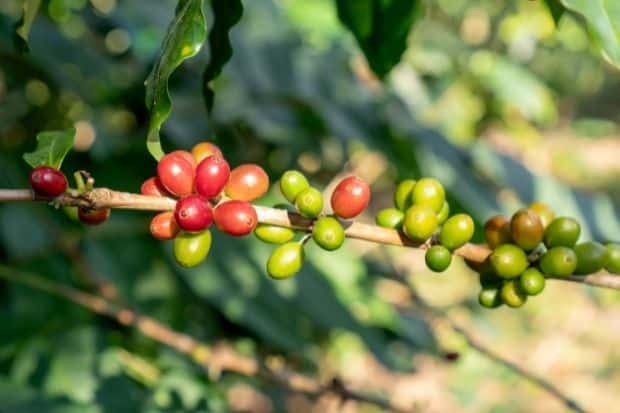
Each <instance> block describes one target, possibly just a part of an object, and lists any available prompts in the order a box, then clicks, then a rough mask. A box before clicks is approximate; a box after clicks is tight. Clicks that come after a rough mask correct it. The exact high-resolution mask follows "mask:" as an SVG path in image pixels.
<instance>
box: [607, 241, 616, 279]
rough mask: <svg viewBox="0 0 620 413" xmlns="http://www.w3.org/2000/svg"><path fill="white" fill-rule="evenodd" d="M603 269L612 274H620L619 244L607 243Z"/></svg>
mask: <svg viewBox="0 0 620 413" xmlns="http://www.w3.org/2000/svg"><path fill="white" fill-rule="evenodd" d="M606 248H607V257H606V259H605V261H607V263H606V264H605V269H606V270H607V271H609V272H610V273H612V274H620V244H607V247H606Z"/></svg>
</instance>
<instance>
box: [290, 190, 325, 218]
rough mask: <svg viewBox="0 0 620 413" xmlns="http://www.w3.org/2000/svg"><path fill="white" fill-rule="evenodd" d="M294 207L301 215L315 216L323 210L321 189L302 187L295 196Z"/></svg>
mask: <svg viewBox="0 0 620 413" xmlns="http://www.w3.org/2000/svg"><path fill="white" fill-rule="evenodd" d="M295 207H296V208H297V210H298V211H299V213H300V214H301V215H303V216H305V217H308V218H316V217H317V216H318V215H319V214H320V213H321V212H322V211H323V195H322V194H321V191H319V190H318V189H316V188H313V187H310V188H306V189H304V190H303V191H301V192H300V193H299V194H298V195H297V198H295Z"/></svg>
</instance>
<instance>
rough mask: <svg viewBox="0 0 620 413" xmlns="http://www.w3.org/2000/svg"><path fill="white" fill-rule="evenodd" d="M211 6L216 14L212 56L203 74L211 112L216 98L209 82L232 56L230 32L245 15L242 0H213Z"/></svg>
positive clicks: (211, 37) (211, 36)
mask: <svg viewBox="0 0 620 413" xmlns="http://www.w3.org/2000/svg"><path fill="white" fill-rule="evenodd" d="M211 7H212V9H213V16H214V21H213V28H212V29H211V32H210V33H209V48H210V50H211V57H210V60H209V64H208V65H207V68H206V69H205V72H204V75H203V83H204V86H203V87H204V97H205V103H206V105H207V110H208V111H209V112H210V111H211V109H212V108H213V100H214V98H215V94H214V93H213V90H212V89H211V87H210V86H209V82H211V81H212V80H213V79H215V78H216V77H217V76H219V74H220V73H221V72H222V68H223V67H224V65H225V64H226V62H228V61H229V60H230V58H231V57H232V53H233V50H232V45H231V44H230V38H229V37H228V32H229V31H230V29H231V28H232V27H233V26H234V25H235V24H237V22H238V21H239V20H240V19H241V16H242V15H243V4H242V3H241V0H213V1H212V3H211Z"/></svg>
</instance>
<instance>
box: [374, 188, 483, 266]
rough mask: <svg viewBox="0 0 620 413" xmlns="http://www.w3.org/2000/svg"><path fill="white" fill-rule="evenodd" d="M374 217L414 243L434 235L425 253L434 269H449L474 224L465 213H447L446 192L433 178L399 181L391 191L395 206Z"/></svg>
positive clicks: (468, 237) (426, 239)
mask: <svg viewBox="0 0 620 413" xmlns="http://www.w3.org/2000/svg"><path fill="white" fill-rule="evenodd" d="M375 221H376V223H377V225H379V226H381V227H385V228H391V229H396V230H399V231H402V233H403V234H404V235H405V236H406V237H407V238H409V239H410V240H411V241H413V242H414V243H417V244H424V243H427V242H429V241H431V240H432V238H433V237H435V238H436V239H435V240H432V241H433V242H432V243H433V244H434V245H432V246H430V247H429V248H428V249H427V250H426V255H425V261H426V265H427V267H428V268H430V269H431V270H433V271H435V272H443V271H445V270H446V269H448V267H449V266H450V263H451V262H452V252H453V251H454V250H456V249H458V248H460V247H462V246H463V245H465V244H466V243H468V242H469V241H470V240H471V238H472V237H473V235H474V228H475V226H474V220H473V219H472V218H471V217H470V216H469V215H467V214H455V215H453V216H450V204H449V203H448V201H446V192H445V190H444V188H443V186H442V185H441V183H440V182H439V181H437V180H436V179H434V178H422V179H420V180H418V181H415V180H413V179H406V180H404V181H402V182H400V183H399V184H398V186H397V187H396V190H395V191H394V207H393V208H386V209H383V210H381V211H379V213H378V214H377V216H376V218H375Z"/></svg>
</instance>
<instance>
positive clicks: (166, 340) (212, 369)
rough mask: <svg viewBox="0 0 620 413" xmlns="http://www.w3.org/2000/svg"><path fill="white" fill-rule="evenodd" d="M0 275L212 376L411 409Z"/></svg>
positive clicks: (38, 283)
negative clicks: (128, 330)
mask: <svg viewBox="0 0 620 413" xmlns="http://www.w3.org/2000/svg"><path fill="white" fill-rule="evenodd" d="M0 278H4V279H5V280H8V281H12V282H17V283H20V284H24V285H27V286H29V287H31V288H34V289H37V290H40V291H43V292H46V293H49V294H51V295H54V296H57V297H62V298H64V299H66V300H69V301H71V302H73V303H75V304H78V305H80V306H82V307H84V308H86V309H88V310H90V311H92V312H94V313H96V314H99V315H103V316H106V317H110V318H112V319H114V320H115V321H117V322H118V323H119V324H122V325H124V326H127V327H132V328H135V329H136V330H138V331H139V332H140V333H142V334H144V335H145V336H146V337H149V338H151V339H153V340H155V341H157V342H159V343H162V344H165V345H167V346H169V347H171V348H172V349H174V350H176V351H178V352H180V353H182V354H185V355H187V356H188V357H190V358H191V359H192V360H193V361H194V362H195V363H197V364H199V365H200V366H202V367H204V368H205V369H206V370H207V372H208V374H209V375H210V376H211V377H217V376H219V374H220V373H221V372H224V371H227V372H232V373H237V374H241V375H244V376H262V377H264V378H266V379H268V380H270V381H272V382H274V383H276V384H278V385H280V386H282V387H284V388H286V389H288V390H290V391H292V392H295V393H301V394H304V395H306V396H309V397H313V398H317V397H320V396H322V395H324V394H330V393H331V394H335V395H337V396H338V397H340V398H341V399H342V400H354V401H357V402H361V403H367V404H372V405H375V406H377V407H379V408H381V409H383V410H386V411H394V412H398V413H401V412H411V410H405V409H402V408H400V407H398V406H394V405H392V404H391V403H390V402H389V401H387V400H385V399H383V398H380V397H376V396H373V395H367V394H364V393H360V392H357V391H355V390H352V389H349V388H348V387H347V386H345V385H344V383H343V382H342V381H341V380H339V379H337V378H334V379H332V380H331V381H329V382H327V383H326V384H323V383H321V382H320V381H318V380H317V379H314V378H311V377H308V376H305V375H302V374H300V373H297V372H295V371H293V370H291V369H290V368H288V367H287V366H286V365H285V364H284V363H283V362H281V361H279V360H278V359H276V358H274V359H271V360H269V359H267V360H266V361H265V362H261V361H259V360H257V359H256V358H254V357H251V356H246V355H243V354H241V353H239V352H237V351H236V350H235V349H234V348H233V347H232V346H231V345H230V344H228V343H226V342H219V343H216V344H215V345H213V346H209V345H207V344H204V343H202V342H200V341H198V340H196V339H195V338H193V337H191V336H189V335H187V334H183V333H179V332H177V331H175V330H173V329H171V328H170V327H168V326H167V325H165V324H163V323H161V322H159V321H157V320H155V319H153V318H151V317H148V316H145V315H142V314H140V313H138V312H137V311H135V310H132V309H130V308H127V307H124V306H120V305H118V304H115V303H112V302H110V301H108V300H106V299H104V298H102V297H100V296H97V295H93V294H89V293H86V292H83V291H80V290H77V289H75V288H72V287H69V286H66V285H63V284H59V283H56V282H53V281H50V280H48V279H46V278H43V277H41V276H39V275H36V274H30V273H23V272H19V273H16V272H14V271H13V270H12V269H11V268H10V267H6V266H3V265H0Z"/></svg>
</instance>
